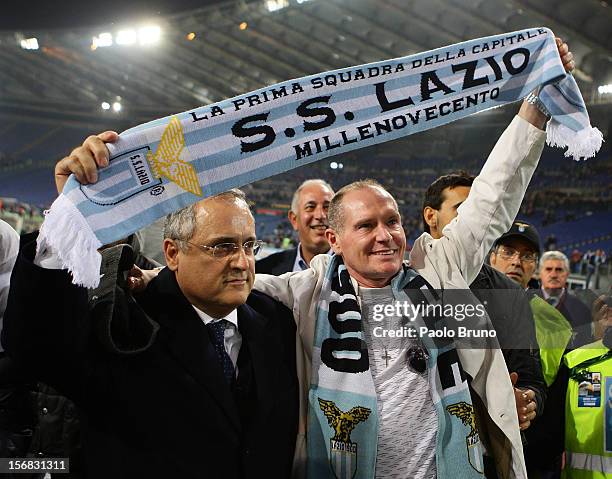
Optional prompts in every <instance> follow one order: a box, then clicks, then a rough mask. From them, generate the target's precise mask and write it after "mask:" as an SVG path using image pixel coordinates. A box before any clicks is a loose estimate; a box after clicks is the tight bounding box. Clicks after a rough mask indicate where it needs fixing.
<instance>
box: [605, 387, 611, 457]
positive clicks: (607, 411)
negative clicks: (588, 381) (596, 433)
mask: <svg viewBox="0 0 612 479" xmlns="http://www.w3.org/2000/svg"><path fill="white" fill-rule="evenodd" d="M604 393H605V395H606V404H605V413H604V441H605V444H604V450H605V451H606V452H612V376H606V382H605V389H604Z"/></svg>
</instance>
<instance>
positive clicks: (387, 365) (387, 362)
mask: <svg viewBox="0 0 612 479" xmlns="http://www.w3.org/2000/svg"><path fill="white" fill-rule="evenodd" d="M382 358H383V359H384V360H385V367H386V368H388V367H389V359H391V356H389V353H388V352H387V348H385V354H383V355H382Z"/></svg>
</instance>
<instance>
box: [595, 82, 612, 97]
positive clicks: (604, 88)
mask: <svg viewBox="0 0 612 479" xmlns="http://www.w3.org/2000/svg"><path fill="white" fill-rule="evenodd" d="M597 91H598V93H599V94H600V95H605V94H606V93H612V83H608V84H607V85H600V86H598V87H597Z"/></svg>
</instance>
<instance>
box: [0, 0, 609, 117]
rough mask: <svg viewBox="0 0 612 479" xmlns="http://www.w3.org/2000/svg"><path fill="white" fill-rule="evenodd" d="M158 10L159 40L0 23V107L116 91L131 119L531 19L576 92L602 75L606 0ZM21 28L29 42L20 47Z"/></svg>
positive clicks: (113, 98) (591, 94)
mask: <svg viewBox="0 0 612 479" xmlns="http://www.w3.org/2000/svg"><path fill="white" fill-rule="evenodd" d="M162 18H163V21H159V20H158V21H157V23H158V25H159V27H160V29H161V38H160V42H159V43H158V44H156V45H150V46H139V45H131V46H128V45H116V44H115V45H113V46H111V47H102V46H98V45H93V44H92V38H93V37H96V36H99V35H100V33H101V32H109V33H111V34H114V35H116V32H117V31H118V30H120V29H122V28H128V27H134V28H137V26H136V25H119V24H114V25H100V26H99V27H97V28H90V27H87V28H77V27H75V28H71V29H55V30H44V31H42V30H39V31H1V32H0V113H3V114H15V115H17V114H19V115H27V116H29V117H35V116H39V115H40V116H45V117H51V118H54V117H56V116H59V117H61V118H67V117H73V118H76V119H79V118H82V117H93V116H99V115H100V114H101V104H102V103H105V104H106V105H108V107H109V108H106V105H105V109H106V110H109V111H108V112H106V113H104V114H106V115H110V116H112V115H113V113H114V112H113V110H112V109H110V105H112V104H113V103H115V102H120V103H121V108H122V115H124V118H129V119H130V123H132V124H133V123H134V122H140V121H146V120H149V119H151V118H154V117H156V116H160V115H165V114H170V113H174V112H178V111H183V110H186V109H189V108H193V107H196V106H199V105H203V104H207V103H211V102H216V101H219V100H222V99H224V98H229V97H233V96H235V95H238V94H241V93H244V92H248V91H250V90H255V89H257V88H261V87H264V86H267V85H270V84H273V83H276V82H279V81H284V80H288V79H291V78H296V77H301V76H304V75H308V74H313V73H317V72H320V71H325V70H331V69H336V68H342V67H346V66H350V65H358V64H363V63H369V62H373V61H378V60H383V59H386V58H393V57H399V56H405V55H408V54H411V53H416V52H420V51H425V50H429V49H433V48H437V47H440V46H444V45H448V44H452V43H456V42H460V41H463V40H467V39H470V38H477V37H482V36H488V35H494V34H498V33H502V32H507V31H513V30H517V29H521V28H526V27H533V26H547V27H549V28H551V29H552V30H553V31H555V33H556V34H557V35H559V36H561V37H563V38H564V39H565V40H567V41H568V42H569V43H570V45H571V49H572V51H573V52H574V55H575V57H576V64H577V71H576V73H575V76H576V78H577V79H578V80H579V83H580V84H581V88H582V90H583V94H584V95H585V97H586V98H587V101H597V100H598V99H599V98H600V96H598V95H597V93H596V92H597V86H598V85H603V84H606V83H612V28H610V25H612V7H610V6H608V3H607V1H599V0H581V1H580V2H577V1H575V0H262V1H249V2H244V1H227V2H220V3H217V4H214V5H211V6H209V7H203V8H200V9H196V10H191V11H188V12H183V13H179V14H173V15H167V16H164V17H162ZM189 34H192V35H189ZM28 38H36V40H37V44H38V49H24V48H22V46H21V44H22V42H23V41H25V40H27V39H28ZM607 96H608V97H612V95H607ZM115 113H116V112H115ZM117 116H119V115H117Z"/></svg>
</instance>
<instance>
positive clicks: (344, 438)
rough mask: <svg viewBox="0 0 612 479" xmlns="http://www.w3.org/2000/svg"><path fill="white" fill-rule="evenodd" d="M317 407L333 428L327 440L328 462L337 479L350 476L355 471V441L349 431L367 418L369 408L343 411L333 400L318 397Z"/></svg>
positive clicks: (361, 407) (358, 407) (357, 407)
mask: <svg viewBox="0 0 612 479" xmlns="http://www.w3.org/2000/svg"><path fill="white" fill-rule="evenodd" d="M318 400H319V407H320V408H321V411H323V414H324V415H325V417H326V418H327V422H328V424H329V426H330V427H331V428H332V429H333V430H334V437H332V438H331V439H330V440H329V445H330V451H329V464H330V466H331V469H332V472H333V473H334V476H335V477H336V478H337V479H345V478H352V477H354V476H355V472H357V443H356V442H352V441H351V432H352V431H353V429H355V426H357V424H359V423H360V422H363V421H365V420H367V419H368V417H369V416H370V412H371V411H370V410H369V409H368V408H366V407H363V406H355V407H354V408H351V410H350V411H348V412H343V411H342V410H340V408H339V407H338V406H336V404H335V403H334V402H333V401H327V400H325V399H321V398H318Z"/></svg>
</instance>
